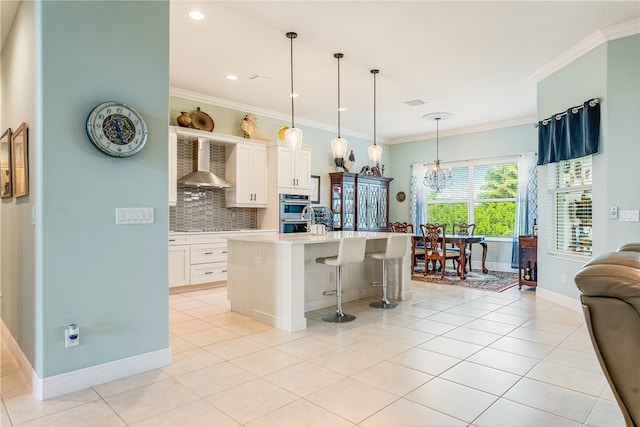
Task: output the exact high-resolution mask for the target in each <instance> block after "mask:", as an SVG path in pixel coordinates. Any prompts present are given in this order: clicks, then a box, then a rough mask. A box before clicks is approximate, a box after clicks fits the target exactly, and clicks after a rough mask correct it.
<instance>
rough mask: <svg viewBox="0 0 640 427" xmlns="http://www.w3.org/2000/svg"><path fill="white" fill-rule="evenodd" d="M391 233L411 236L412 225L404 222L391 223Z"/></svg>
mask: <svg viewBox="0 0 640 427" xmlns="http://www.w3.org/2000/svg"><path fill="white" fill-rule="evenodd" d="M391 232H392V233H411V234H413V224H409V223H406V222H392V223H391Z"/></svg>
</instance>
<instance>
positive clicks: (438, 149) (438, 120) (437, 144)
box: [436, 118, 440, 162]
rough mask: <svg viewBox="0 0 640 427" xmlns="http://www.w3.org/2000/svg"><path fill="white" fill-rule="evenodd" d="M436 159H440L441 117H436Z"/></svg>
mask: <svg viewBox="0 0 640 427" xmlns="http://www.w3.org/2000/svg"><path fill="white" fill-rule="evenodd" d="M436 161H437V162H439V161H440V119H439V118H436Z"/></svg>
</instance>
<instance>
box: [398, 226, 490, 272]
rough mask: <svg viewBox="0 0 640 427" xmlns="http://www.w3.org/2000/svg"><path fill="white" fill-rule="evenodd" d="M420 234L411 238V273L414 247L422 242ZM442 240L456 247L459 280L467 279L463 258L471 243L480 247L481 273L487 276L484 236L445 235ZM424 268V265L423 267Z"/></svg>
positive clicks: (464, 259) (465, 259)
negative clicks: (458, 259) (458, 254)
mask: <svg viewBox="0 0 640 427" xmlns="http://www.w3.org/2000/svg"><path fill="white" fill-rule="evenodd" d="M422 237H423V236H422V234H413V235H412V238H411V263H412V265H411V267H412V269H411V271H413V268H414V267H415V265H414V262H415V261H414V260H415V250H416V245H417V244H418V242H422ZM444 240H445V242H446V243H447V244H449V243H451V244H453V245H455V246H457V247H458V249H459V250H460V254H461V255H462V256H460V261H459V263H460V267H459V268H458V269H459V273H458V274H459V276H460V280H465V279H466V278H467V273H466V266H465V263H466V261H467V257H466V256H464V253H465V251H466V249H467V245H469V246H471V245H472V244H473V243H477V244H479V245H480V246H482V272H483V273H484V274H487V273H488V272H489V270H488V269H487V266H486V265H485V262H486V260H487V242H486V240H485V236H475V235H465V234H447V235H445V237H444ZM425 268H426V265H425Z"/></svg>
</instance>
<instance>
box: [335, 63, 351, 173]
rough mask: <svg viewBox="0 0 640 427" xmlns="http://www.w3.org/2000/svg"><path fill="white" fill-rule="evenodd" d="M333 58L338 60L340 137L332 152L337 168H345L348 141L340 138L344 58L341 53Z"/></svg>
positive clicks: (336, 140) (336, 139)
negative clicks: (341, 84)
mask: <svg viewBox="0 0 640 427" xmlns="http://www.w3.org/2000/svg"><path fill="white" fill-rule="evenodd" d="M333 57H334V58H336V59H337V60H338V137H337V138H334V139H333V140H332V141H331V152H332V153H333V159H334V162H335V164H336V166H337V167H340V168H341V167H343V166H344V156H345V155H346V154H347V140H346V139H344V138H342V137H341V136H340V111H341V107H340V59H341V58H343V57H344V55H343V54H341V53H334V54H333Z"/></svg>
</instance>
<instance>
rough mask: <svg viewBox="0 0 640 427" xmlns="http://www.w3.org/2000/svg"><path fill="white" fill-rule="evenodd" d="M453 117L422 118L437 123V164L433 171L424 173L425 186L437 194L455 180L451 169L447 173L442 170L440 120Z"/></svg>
mask: <svg viewBox="0 0 640 427" xmlns="http://www.w3.org/2000/svg"><path fill="white" fill-rule="evenodd" d="M452 116H453V114H451V113H430V114H425V115H424V116H422V118H423V119H426V120H435V121H436V162H435V165H434V167H433V169H432V170H430V171H429V170H427V171H426V172H425V173H424V181H423V183H424V185H425V187H430V188H431V189H432V190H433V191H435V192H436V193H439V192H441V191H442V190H444V189H445V188H446V187H447V186H450V185H451V184H453V178H452V177H451V169H449V171H448V172H445V171H444V170H442V169H441V168H440V148H439V147H440V145H439V143H440V120H446V119H449V118H451V117H452Z"/></svg>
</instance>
